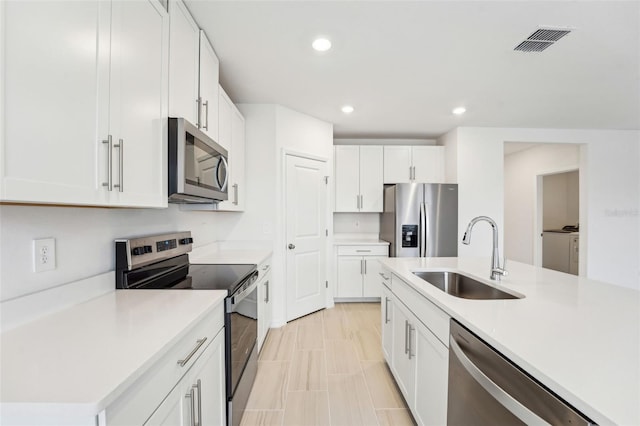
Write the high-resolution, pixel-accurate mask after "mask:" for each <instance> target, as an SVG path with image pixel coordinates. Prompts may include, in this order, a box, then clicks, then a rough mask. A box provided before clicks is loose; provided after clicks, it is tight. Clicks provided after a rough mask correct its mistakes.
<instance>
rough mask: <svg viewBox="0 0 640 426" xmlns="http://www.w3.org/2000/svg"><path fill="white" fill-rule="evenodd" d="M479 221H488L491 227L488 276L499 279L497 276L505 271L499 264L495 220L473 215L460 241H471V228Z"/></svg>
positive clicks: (464, 242)
mask: <svg viewBox="0 0 640 426" xmlns="http://www.w3.org/2000/svg"><path fill="white" fill-rule="evenodd" d="M480 221H485V222H489V224H490V225H491V228H492V229H493V250H492V252H491V277H490V278H491V279H492V280H496V279H499V277H502V276H506V275H507V271H506V270H505V269H504V264H503V265H502V266H500V253H499V252H498V225H497V224H496V222H495V221H494V220H493V219H491V218H490V217H489V216H477V217H474V218H473V219H471V222H469V225H467V230H466V231H465V233H464V237H462V243H463V244H466V245H469V243H471V229H472V228H473V226H474V225H475V224H476V223H478V222H480ZM505 261H506V260H505Z"/></svg>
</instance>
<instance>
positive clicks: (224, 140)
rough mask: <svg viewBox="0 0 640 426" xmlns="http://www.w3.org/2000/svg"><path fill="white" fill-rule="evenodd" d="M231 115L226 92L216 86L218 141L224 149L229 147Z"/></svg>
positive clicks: (229, 101) (231, 105)
mask: <svg viewBox="0 0 640 426" xmlns="http://www.w3.org/2000/svg"><path fill="white" fill-rule="evenodd" d="M232 117H233V102H231V99H230V98H229V96H228V95H227V92H225V91H224V89H223V88H222V87H221V86H219V87H218V139H217V140H216V142H218V143H219V144H220V145H222V146H223V147H224V148H225V149H227V150H230V149H231V120H232ZM230 155H231V154H230Z"/></svg>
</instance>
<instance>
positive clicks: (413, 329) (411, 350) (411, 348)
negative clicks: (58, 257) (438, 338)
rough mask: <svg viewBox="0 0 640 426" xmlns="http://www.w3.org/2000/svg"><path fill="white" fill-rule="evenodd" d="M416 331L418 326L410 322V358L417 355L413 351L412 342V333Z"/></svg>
mask: <svg viewBox="0 0 640 426" xmlns="http://www.w3.org/2000/svg"><path fill="white" fill-rule="evenodd" d="M414 331H416V328H415V327H414V326H412V325H411V324H409V353H408V355H409V359H411V357H412V356H414V355H415V353H414V352H413V345H412V344H411V333H412V332H414Z"/></svg>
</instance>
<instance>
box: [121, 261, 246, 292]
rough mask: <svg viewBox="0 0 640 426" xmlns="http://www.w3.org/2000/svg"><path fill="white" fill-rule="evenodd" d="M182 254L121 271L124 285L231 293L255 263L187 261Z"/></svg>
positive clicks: (141, 287) (137, 287)
mask: <svg viewBox="0 0 640 426" xmlns="http://www.w3.org/2000/svg"><path fill="white" fill-rule="evenodd" d="M188 260H189V258H188V257H187V256H186V255H183V256H178V257H176V258H172V259H168V260H165V261H162V262H157V263H154V264H152V265H148V266H144V267H141V268H138V269H136V270H134V271H130V272H127V273H125V277H124V280H125V284H126V286H127V288H132V289H134V288H136V289H192V290H227V291H228V292H229V294H231V293H233V291H234V290H235V289H236V287H237V286H238V285H239V284H241V283H242V282H243V281H244V279H245V278H247V277H248V276H249V275H251V273H252V272H254V271H255V270H256V265H205V264H190V263H188Z"/></svg>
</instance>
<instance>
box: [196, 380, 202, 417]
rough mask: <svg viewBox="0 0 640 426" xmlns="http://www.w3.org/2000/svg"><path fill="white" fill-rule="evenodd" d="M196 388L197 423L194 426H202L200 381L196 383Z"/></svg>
mask: <svg viewBox="0 0 640 426" xmlns="http://www.w3.org/2000/svg"><path fill="white" fill-rule="evenodd" d="M196 388H197V389H198V423H196V426H202V382H201V381H200V379H198V381H197V382H196Z"/></svg>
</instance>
